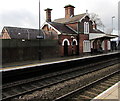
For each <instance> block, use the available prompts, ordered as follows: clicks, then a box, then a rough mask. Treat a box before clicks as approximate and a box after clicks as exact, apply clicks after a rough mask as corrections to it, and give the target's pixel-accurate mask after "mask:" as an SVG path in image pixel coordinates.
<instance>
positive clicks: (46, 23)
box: [41, 22, 61, 35]
mask: <svg viewBox="0 0 120 101" xmlns="http://www.w3.org/2000/svg"><path fill="white" fill-rule="evenodd" d="M45 25H48V27H51V28H52V29H54V30H55V31H56V32H57V33H58V35H60V34H61V32H60V31H58V30H57V29H56V28H54V27H53V26H52V25H50V24H49V23H48V22H45V23H44V24H43V25H42V27H41V29H42V28H43V27H44V26H45Z"/></svg>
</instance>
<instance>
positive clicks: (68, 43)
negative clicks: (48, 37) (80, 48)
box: [62, 39, 70, 46]
mask: <svg viewBox="0 0 120 101" xmlns="http://www.w3.org/2000/svg"><path fill="white" fill-rule="evenodd" d="M65 41H66V42H67V45H68V46H69V45H70V42H69V40H68V39H64V40H63V42H62V46H64V42H65Z"/></svg>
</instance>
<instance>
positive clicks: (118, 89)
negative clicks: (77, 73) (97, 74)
mask: <svg viewBox="0 0 120 101" xmlns="http://www.w3.org/2000/svg"><path fill="white" fill-rule="evenodd" d="M98 99H99V100H98ZM104 100H105V101H106V100H108V101H109V100H110V101H120V81H119V82H118V83H116V84H115V85H113V86H112V87H110V88H109V89H107V90H106V91H104V92H103V93H101V94H100V95H98V96H97V97H95V98H94V99H93V100H91V101H104Z"/></svg>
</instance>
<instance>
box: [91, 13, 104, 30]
mask: <svg viewBox="0 0 120 101" xmlns="http://www.w3.org/2000/svg"><path fill="white" fill-rule="evenodd" d="M90 19H91V20H92V21H93V22H95V23H96V24H97V26H98V27H101V28H103V30H104V28H105V25H104V24H103V23H102V21H101V19H100V18H99V16H98V15H97V14H95V13H90Z"/></svg>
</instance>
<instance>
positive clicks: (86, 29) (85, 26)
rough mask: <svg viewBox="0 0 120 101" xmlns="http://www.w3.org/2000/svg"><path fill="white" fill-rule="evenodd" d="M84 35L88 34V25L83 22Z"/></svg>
mask: <svg viewBox="0 0 120 101" xmlns="http://www.w3.org/2000/svg"><path fill="white" fill-rule="evenodd" d="M84 34H89V23H88V22H84Z"/></svg>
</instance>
